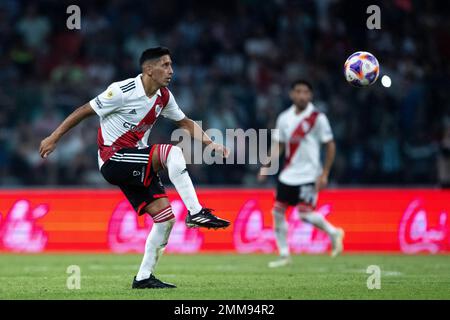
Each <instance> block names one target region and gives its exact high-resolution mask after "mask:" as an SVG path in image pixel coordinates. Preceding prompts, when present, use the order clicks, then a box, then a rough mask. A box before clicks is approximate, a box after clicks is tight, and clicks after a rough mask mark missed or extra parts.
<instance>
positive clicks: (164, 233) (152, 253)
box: [136, 207, 175, 281]
mask: <svg viewBox="0 0 450 320" xmlns="http://www.w3.org/2000/svg"><path fill="white" fill-rule="evenodd" d="M169 208H170V207H169ZM171 214H172V212H171ZM174 223H175V219H174V218H173V214H172V218H170V220H166V221H164V222H156V221H155V223H153V227H152V230H151V231H150V233H149V235H148V237H147V241H146V242H145V253H144V258H143V259H142V263H141V267H140V268H139V272H138V274H137V276H136V280H138V281H140V280H144V279H148V278H149V277H150V275H151V274H152V273H153V272H154V270H155V266H156V264H157V263H158V259H159V257H160V256H161V255H162V252H163V250H164V247H165V246H166V245H167V241H168V240H169V235H170V232H171V231H172V227H173V225H174Z"/></svg>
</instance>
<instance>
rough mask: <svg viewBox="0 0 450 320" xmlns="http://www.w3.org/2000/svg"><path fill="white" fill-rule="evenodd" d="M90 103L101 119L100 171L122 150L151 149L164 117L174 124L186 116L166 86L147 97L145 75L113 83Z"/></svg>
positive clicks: (99, 134)
mask: <svg viewBox="0 0 450 320" xmlns="http://www.w3.org/2000/svg"><path fill="white" fill-rule="evenodd" d="M89 103H90V105H91V107H92V108H93V109H94V111H95V112H96V113H97V114H98V115H99V117H100V128H99V129H98V137H97V143H98V148H99V150H98V165H99V167H100V168H101V166H102V165H103V163H104V162H105V161H106V160H108V159H109V158H111V157H112V156H113V155H114V154H115V153H116V152H117V151H118V150H120V149H122V148H133V147H138V148H146V147H148V145H147V141H148V137H149V135H150V130H151V129H152V127H153V125H154V124H155V122H156V119H157V118H158V116H159V115H160V114H161V115H162V116H163V117H166V118H169V119H171V120H174V121H179V120H181V119H183V118H184V117H185V114H184V113H183V111H181V110H180V108H179V107H178V104H177V103H176V101H175V98H174V96H173V95H172V93H171V92H170V91H169V89H167V88H164V87H163V88H161V89H159V90H158V91H157V92H156V94H155V95H154V96H153V97H151V98H149V97H147V95H146V94H145V90H144V86H143V84H142V80H141V75H138V76H137V77H136V78H130V79H127V80H124V81H119V82H114V83H112V84H111V85H110V86H109V87H108V88H107V89H106V90H105V91H104V92H103V93H101V94H100V95H98V96H97V97H96V98H94V99H92V100H91V101H90V102H89Z"/></svg>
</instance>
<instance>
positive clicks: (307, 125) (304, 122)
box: [302, 121, 310, 132]
mask: <svg viewBox="0 0 450 320" xmlns="http://www.w3.org/2000/svg"><path fill="white" fill-rule="evenodd" d="M309 127H310V124H309V123H308V122H307V121H303V122H302V130H303V132H308V130H309Z"/></svg>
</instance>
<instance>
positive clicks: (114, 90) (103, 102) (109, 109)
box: [89, 83, 123, 117]
mask: <svg viewBox="0 0 450 320" xmlns="http://www.w3.org/2000/svg"><path fill="white" fill-rule="evenodd" d="M89 104H90V105H91V107H92V109H94V111H95V112H96V113H97V114H98V115H99V116H100V117H105V116H107V115H109V114H111V113H113V112H114V111H116V110H117V108H119V107H121V106H122V105H123V101H122V90H120V88H119V86H118V85H117V83H113V84H111V85H110V86H109V87H108V88H107V89H106V90H105V91H103V92H102V93H100V94H99V95H98V96H97V97H95V98H94V99H92V100H91V101H89Z"/></svg>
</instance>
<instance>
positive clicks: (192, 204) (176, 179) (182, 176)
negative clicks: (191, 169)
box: [159, 145, 202, 215]
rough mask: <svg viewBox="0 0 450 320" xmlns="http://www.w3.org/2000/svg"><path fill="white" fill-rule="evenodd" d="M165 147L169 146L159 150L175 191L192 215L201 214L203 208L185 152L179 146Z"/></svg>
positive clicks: (161, 146) (161, 147)
mask: <svg viewBox="0 0 450 320" xmlns="http://www.w3.org/2000/svg"><path fill="white" fill-rule="evenodd" d="M164 146H167V145H160V149H159V150H160V151H159V153H160V161H161V164H162V166H163V167H167V171H168V173H169V179H170V181H171V182H172V183H173V185H174V186H175V189H177V192H178V194H179V195H180V197H181V199H182V200H183V202H184V205H185V206H186V208H188V210H189V212H190V214H192V215H194V214H197V213H199V212H200V210H202V206H201V205H200V203H199V202H198V198H197V193H196V192H195V189H194V186H193V184H192V181H191V178H190V177H189V173H188V172H187V169H186V160H184V156H183V152H182V151H181V149H180V148H179V147H177V146H170V148H169V147H164ZM161 154H162V157H161Z"/></svg>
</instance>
